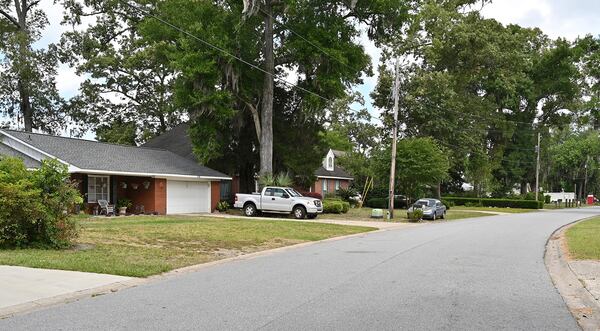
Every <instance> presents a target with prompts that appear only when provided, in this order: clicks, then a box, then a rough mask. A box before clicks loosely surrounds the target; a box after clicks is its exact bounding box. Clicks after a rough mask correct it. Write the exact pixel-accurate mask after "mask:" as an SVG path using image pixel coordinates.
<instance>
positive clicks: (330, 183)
mask: <svg viewBox="0 0 600 331" xmlns="http://www.w3.org/2000/svg"><path fill="white" fill-rule="evenodd" d="M188 129H189V125H188V124H186V123H184V124H180V125H178V126H176V127H174V128H172V129H171V130H169V131H167V132H165V133H163V134H161V135H160V136H158V137H155V138H153V139H150V140H149V141H148V142H146V143H145V144H144V145H142V147H152V148H161V149H165V150H168V151H171V152H173V153H175V154H177V155H179V156H181V157H184V158H186V159H188V160H190V161H193V162H198V161H197V159H196V156H195V155H194V152H193V147H192V141H191V139H190V136H189V134H188V132H187V130H188ZM343 155H344V152H342V151H336V150H333V149H330V150H329V151H328V152H327V155H326V156H325V158H323V162H322V166H321V167H319V168H318V169H317V170H316V171H315V173H314V174H315V177H316V181H315V183H313V184H312V185H311V186H309V187H303V188H300V187H299V188H298V189H299V190H301V191H311V192H318V193H320V194H323V195H324V194H326V193H334V192H335V191H337V190H338V188H340V187H341V188H348V186H349V185H350V182H351V181H352V180H353V178H352V176H351V175H350V174H348V173H347V172H346V171H345V170H344V169H342V167H340V166H338V165H337V164H336V158H339V157H341V156H343ZM231 177H232V180H231V181H229V180H223V181H221V182H220V184H221V188H220V192H221V197H220V199H221V200H232V199H233V195H235V193H239V192H241V191H254V190H257V189H258V183H252V185H250V187H249V188H248V187H246V190H244V189H243V188H242V189H240V188H241V186H242V185H240V178H239V176H236V175H232V176H231ZM246 186H247V185H246ZM248 193H249V192H248Z"/></svg>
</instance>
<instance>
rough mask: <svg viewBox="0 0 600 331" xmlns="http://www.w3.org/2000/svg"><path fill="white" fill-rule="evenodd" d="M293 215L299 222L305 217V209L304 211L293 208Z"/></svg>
mask: <svg viewBox="0 0 600 331" xmlns="http://www.w3.org/2000/svg"><path fill="white" fill-rule="evenodd" d="M293 213H294V217H295V218H296V219H299V220H301V219H304V217H306V209H304V207H302V206H297V207H294V210H293Z"/></svg>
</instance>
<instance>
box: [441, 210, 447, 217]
mask: <svg viewBox="0 0 600 331" xmlns="http://www.w3.org/2000/svg"><path fill="white" fill-rule="evenodd" d="M441 219H446V211H445V210H444V212H443V213H442V217H441Z"/></svg>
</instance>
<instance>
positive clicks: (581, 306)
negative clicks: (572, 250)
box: [544, 223, 600, 331]
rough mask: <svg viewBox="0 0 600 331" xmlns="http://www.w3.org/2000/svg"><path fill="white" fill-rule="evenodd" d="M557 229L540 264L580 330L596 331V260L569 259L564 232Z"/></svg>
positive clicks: (599, 299) (599, 264) (599, 289)
mask: <svg viewBox="0 0 600 331" xmlns="http://www.w3.org/2000/svg"><path fill="white" fill-rule="evenodd" d="M574 224H576V223H571V224H570V225H567V226H564V227H562V228H560V229H558V230H557V231H556V232H555V233H554V234H552V236H551V237H550V239H549V240H548V243H547V244H546V254H545V256H544V262H545V263H546V267H547V269H548V272H549V273H550V277H551V278H552V281H553V282H554V285H555V286H556V288H557V289H558V291H559V292H560V294H561V295H562V297H563V299H564V301H565V303H566V304H567V307H568V308H569V310H570V311H571V314H573V316H574V317H575V319H576V320H577V323H578V324H579V326H580V327H581V329H583V330H584V331H588V330H589V331H592V330H593V331H597V330H600V329H599V326H600V261H590V260H580V261H577V260H571V259H570V257H569V252H568V249H567V245H566V239H565V231H566V230H567V229H568V228H569V227H570V226H572V225H574Z"/></svg>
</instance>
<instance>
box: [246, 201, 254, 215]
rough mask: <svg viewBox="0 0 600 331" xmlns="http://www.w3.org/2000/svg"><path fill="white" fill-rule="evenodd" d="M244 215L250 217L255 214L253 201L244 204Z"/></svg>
mask: <svg viewBox="0 0 600 331" xmlns="http://www.w3.org/2000/svg"><path fill="white" fill-rule="evenodd" d="M244 215H246V216H248V217H252V216H254V215H256V206H255V205H254V204H253V203H249V204H247V205H245V206H244Z"/></svg>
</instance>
